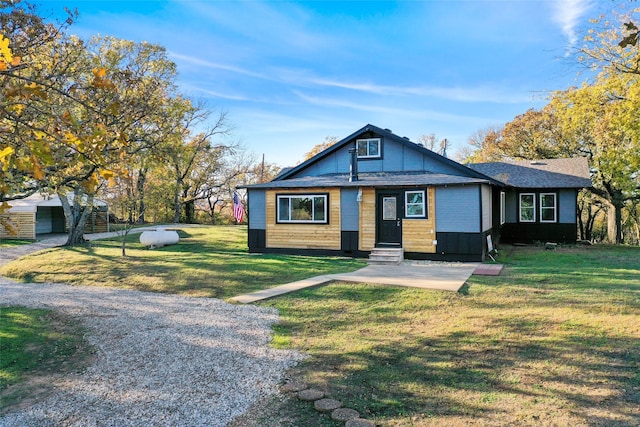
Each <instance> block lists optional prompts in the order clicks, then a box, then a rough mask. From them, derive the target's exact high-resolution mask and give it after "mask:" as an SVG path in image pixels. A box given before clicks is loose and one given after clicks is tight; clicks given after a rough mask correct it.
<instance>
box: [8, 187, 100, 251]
mask: <svg viewBox="0 0 640 427" xmlns="http://www.w3.org/2000/svg"><path fill="white" fill-rule="evenodd" d="M8 203H9V206H11V208H10V209H9V210H8V211H6V212H3V213H2V214H0V216H1V217H2V219H3V220H5V221H7V222H8V223H9V224H11V227H12V228H13V231H14V233H9V230H8V229H6V228H5V227H4V226H2V225H0V238H2V239H34V240H35V238H36V235H38V234H48V233H66V232H67V230H66V223H65V218H64V211H63V210H62V203H61V202H60V198H59V197H58V196H57V195H52V196H50V197H47V196H43V195H41V194H38V193H36V194H32V195H31V196H29V197H27V198H24V199H20V200H12V201H10V202H8ZM108 212H109V207H108V205H107V204H106V203H105V202H103V201H101V200H97V199H94V210H93V212H92V213H91V216H90V217H89V218H88V219H87V224H86V226H85V232H86V233H100V232H106V231H108V230H109V216H108Z"/></svg>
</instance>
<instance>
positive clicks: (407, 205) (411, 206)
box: [404, 190, 427, 218]
mask: <svg viewBox="0 0 640 427" xmlns="http://www.w3.org/2000/svg"><path fill="white" fill-rule="evenodd" d="M425 207H426V203H425V199H424V190H420V191H406V192H405V193H404V216H405V217H406V218H424V217H426V216H427V215H426V212H427V211H426V209H425Z"/></svg>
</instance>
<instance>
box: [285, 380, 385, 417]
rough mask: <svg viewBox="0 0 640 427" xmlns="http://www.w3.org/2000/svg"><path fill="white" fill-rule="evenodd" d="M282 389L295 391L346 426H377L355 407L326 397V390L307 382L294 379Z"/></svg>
mask: <svg viewBox="0 0 640 427" xmlns="http://www.w3.org/2000/svg"><path fill="white" fill-rule="evenodd" d="M282 390H284V391H285V392H289V393H295V394H296V397H297V398H298V399H299V400H302V401H305V402H309V403H313V407H314V408H315V410H316V411H318V412H326V413H329V412H330V413H331V419H332V420H334V421H340V422H344V423H345V427H376V424H375V423H374V422H373V421H370V420H367V419H364V418H360V413H359V412H358V411H356V410H355V409H351V408H345V407H343V406H342V402H340V401H339V400H335V399H330V398H327V397H325V394H324V392H322V391H321V390H316V389H313V388H309V386H308V385H307V384H306V383H303V382H297V381H292V382H288V383H286V384H284V385H283V386H282Z"/></svg>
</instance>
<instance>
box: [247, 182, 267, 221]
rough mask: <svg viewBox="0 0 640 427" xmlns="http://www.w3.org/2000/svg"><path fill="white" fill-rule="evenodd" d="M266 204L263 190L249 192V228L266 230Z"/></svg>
mask: <svg viewBox="0 0 640 427" xmlns="http://www.w3.org/2000/svg"><path fill="white" fill-rule="evenodd" d="M266 210H267V204H266V199H265V192H264V190H249V228H252V229H256V230H266V229H267V212H266Z"/></svg>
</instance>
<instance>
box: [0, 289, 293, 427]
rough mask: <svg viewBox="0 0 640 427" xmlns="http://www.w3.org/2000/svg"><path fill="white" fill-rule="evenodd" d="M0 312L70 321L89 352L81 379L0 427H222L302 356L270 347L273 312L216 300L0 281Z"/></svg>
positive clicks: (63, 383) (58, 387)
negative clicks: (38, 312) (39, 310)
mask: <svg viewBox="0 0 640 427" xmlns="http://www.w3.org/2000/svg"><path fill="white" fill-rule="evenodd" d="M0 305H23V306H29V307H44V308H51V309H55V310H58V311H60V312H62V313H64V314H67V315H71V316H74V317H76V318H77V319H79V321H81V322H82V323H83V324H84V325H85V326H86V328H87V329H88V330H89V332H88V336H87V340H88V341H89V342H90V343H91V344H92V345H93V346H94V348H95V350H96V357H95V360H94V361H93V362H92V364H91V365H90V366H89V367H88V368H87V369H86V370H85V371H84V372H83V373H81V374H80V375H77V376H70V377H68V378H65V379H62V380H59V381H57V382H56V383H55V384H54V386H55V387H54V388H55V391H54V392H53V394H51V395H50V396H49V397H48V398H46V399H45V400H44V401H41V402H39V403H36V404H35V405H33V406H31V407H29V408H27V409H23V410H20V411H19V412H13V413H10V414H7V415H5V416H3V417H2V418H0V426H7V427H8V426H150V425H153V426H224V425H226V424H227V423H229V422H230V421H232V420H233V419H234V418H235V417H237V416H238V415H240V414H242V413H243V412H245V411H247V410H248V409H249V407H250V406H251V405H252V404H254V403H256V402H258V401H259V400H260V399H261V398H263V397H265V396H267V395H271V394H273V393H276V390H277V387H276V385H277V384H278V383H280V382H282V379H283V376H284V372H285V370H287V369H288V368H290V367H292V366H294V365H295V364H296V363H297V362H298V361H300V360H301V359H302V358H303V355H302V354H300V353H297V352H293V351H283V350H275V349H272V348H270V347H269V344H268V343H269V340H270V334H271V329H270V327H271V325H272V324H273V323H275V322H277V321H278V315H277V313H276V311H275V310H271V309H265V308H259V307H255V306H236V305H231V304H227V303H225V302H223V301H220V300H217V299H209V298H190V297H183V296H176V295H165V294H153V293H145V292H138V291H132V290H123V289H111V288H94V287H80V286H73V287H72V286H68V285H63V284H20V283H15V282H12V281H10V280H8V279H6V278H3V277H0Z"/></svg>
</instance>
